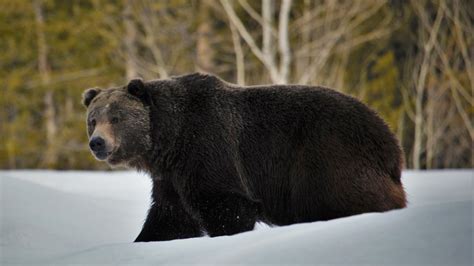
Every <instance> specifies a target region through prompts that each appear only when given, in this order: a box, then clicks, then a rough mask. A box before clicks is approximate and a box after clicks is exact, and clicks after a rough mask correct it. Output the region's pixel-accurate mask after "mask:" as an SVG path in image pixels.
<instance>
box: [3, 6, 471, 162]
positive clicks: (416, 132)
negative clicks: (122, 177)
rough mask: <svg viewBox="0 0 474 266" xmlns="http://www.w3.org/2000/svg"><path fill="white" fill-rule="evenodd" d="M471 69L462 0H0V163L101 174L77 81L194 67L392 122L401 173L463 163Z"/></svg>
mask: <svg viewBox="0 0 474 266" xmlns="http://www.w3.org/2000/svg"><path fill="white" fill-rule="evenodd" d="M473 64H474V1H470V0H464V1H461V0H452V1H442V0H441V1H438V0H432V1H425V0H413V1H395V0H393V1H386V0H370V1H369V0H327V1H323V0H314V1H311V0H298V1H296V0H295V1H291V0H280V1H271V0H262V1H256V0H255V1H253V0H234V1H226V0H221V1H219V0H202V1H197V0H193V1H181V0H174V1H172V0H169V1H165V0H163V1H152V0H137V1H132V0H117V1H101V0H71V1H59V0H57V1H54V0H10V1H8V0H0V82H1V96H0V103H1V110H0V136H1V141H0V168H2V169H16V168H51V169H108V166H107V165H106V164H104V163H100V162H96V161H95V160H94V159H93V156H92V155H91V154H90V153H89V150H88V145H87V136H86V130H85V108H83V106H82V105H81V94H82V92H83V91H84V89H86V88H89V87H96V86H97V87H109V86H116V85H123V84H125V83H126V82H127V80H129V79H130V78H133V77H142V78H144V79H157V78H167V77H169V76H172V75H179V74H184V73H188V72H194V71H203V72H209V73H214V74H216V75H219V76H220V77H222V78H223V79H225V80H227V81H230V82H234V83H238V84H241V85H253V84H263V83H281V84H284V83H298V84H310V85H324V86H328V87H331V88H334V89H336V90H339V91H341V92H344V93H347V94H350V95H352V96H354V97H356V98H358V99H360V100H362V101H363V102H365V103H366V104H368V105H369V106H370V107H372V108H373V109H375V110H376V111H377V112H378V113H379V114H380V115H381V116H382V117H383V118H384V119H385V120H386V121H387V123H388V124H389V125H390V127H391V129H392V130H393V132H395V133H396V135H397V136H398V138H399V140H400V141H401V143H402V146H403V148H404V151H405V160H406V163H405V166H406V167H407V168H414V169H432V168H472V167H473V159H472V157H473V137H474V130H473V124H474V120H473V113H474V107H473V100H474V98H473V96H474V95H473V94H474V93H473V87H474V68H473Z"/></svg>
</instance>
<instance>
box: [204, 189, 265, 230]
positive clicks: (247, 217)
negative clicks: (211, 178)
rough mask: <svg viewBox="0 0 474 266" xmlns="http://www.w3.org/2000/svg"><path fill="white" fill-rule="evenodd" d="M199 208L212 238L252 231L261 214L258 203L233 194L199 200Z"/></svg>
mask: <svg viewBox="0 0 474 266" xmlns="http://www.w3.org/2000/svg"><path fill="white" fill-rule="evenodd" d="M198 208H199V215H200V216H201V219H202V224H203V227H204V229H205V230H206V231H207V233H208V234H209V236H211V237H215V236H222V235H233V234H237V233H241V232H246V231H251V230H253V228H254V226H255V222H256V221H257V217H258V213H259V204H258V203H257V202H254V201H252V200H250V199H247V198H246V197H244V196H242V195H238V194H233V193H223V194H213V195H207V196H205V197H203V198H200V199H199V200H198Z"/></svg>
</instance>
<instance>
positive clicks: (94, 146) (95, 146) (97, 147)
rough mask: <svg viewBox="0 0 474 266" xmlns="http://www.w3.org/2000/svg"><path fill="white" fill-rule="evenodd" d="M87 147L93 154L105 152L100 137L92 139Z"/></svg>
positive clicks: (102, 140)
mask: <svg viewBox="0 0 474 266" xmlns="http://www.w3.org/2000/svg"><path fill="white" fill-rule="evenodd" d="M89 147H90V148H91V150H92V151H94V152H101V151H105V140H104V139H103V138H101V137H93V138H92V139H91V141H90V142H89Z"/></svg>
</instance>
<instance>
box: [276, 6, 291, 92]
mask: <svg viewBox="0 0 474 266" xmlns="http://www.w3.org/2000/svg"><path fill="white" fill-rule="evenodd" d="M290 9H291V0H282V3H281V7H280V17H279V18H278V48H279V50H280V83H282V84H286V83H288V79H289V74H290V64H291V51H290V40H289V37H288V20H289V17H290Z"/></svg>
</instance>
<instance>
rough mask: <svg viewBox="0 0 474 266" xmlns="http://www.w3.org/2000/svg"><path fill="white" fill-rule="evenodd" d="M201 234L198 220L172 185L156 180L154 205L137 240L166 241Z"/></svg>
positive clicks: (153, 196)
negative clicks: (190, 213) (182, 201)
mask: <svg viewBox="0 0 474 266" xmlns="http://www.w3.org/2000/svg"><path fill="white" fill-rule="evenodd" d="M201 235H202V232H201V228H200V226H199V224H198V222H197V221H195V220H194V219H193V218H192V217H191V215H189V214H188V213H187V212H186V210H185V209H184V207H183V205H182V203H181V201H180V198H179V195H178V194H177V193H176V191H174V189H173V188H172V186H170V185H169V184H167V183H166V182H163V181H154V182H153V194H152V206H151V208H150V210H149V211H148V216H147V218H146V221H145V223H144V225H143V229H142V231H141V232H140V234H139V235H138V237H137V238H136V239H135V242H149V241H164V240H172V239H181V238H191V237H198V236H201Z"/></svg>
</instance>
